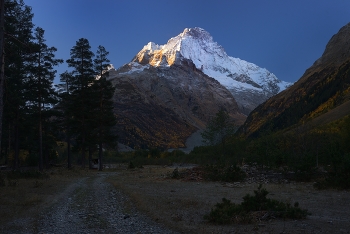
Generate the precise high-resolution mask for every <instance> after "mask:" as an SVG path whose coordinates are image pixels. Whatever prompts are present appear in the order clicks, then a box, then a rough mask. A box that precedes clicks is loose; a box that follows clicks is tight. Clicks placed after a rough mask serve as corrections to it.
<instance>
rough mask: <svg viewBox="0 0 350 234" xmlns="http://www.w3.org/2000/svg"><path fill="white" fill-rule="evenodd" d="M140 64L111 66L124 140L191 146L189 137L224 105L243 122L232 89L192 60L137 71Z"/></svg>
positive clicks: (136, 144) (135, 143) (137, 143)
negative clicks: (222, 84)
mask: <svg viewBox="0 0 350 234" xmlns="http://www.w3.org/2000/svg"><path fill="white" fill-rule="evenodd" d="M137 66H138V65H137V64H134V63H131V64H126V65H124V66H123V67H121V68H119V69H118V70H113V69H111V70H110V77H111V78H112V82H113V84H114V85H115V87H116V93H115V96H114V103H115V110H116V114H117V116H118V119H119V123H118V124H117V125H118V128H119V129H118V133H119V137H120V141H121V142H122V143H124V144H126V145H129V146H131V147H133V148H144V147H161V148H179V147H185V141H186V139H187V138H188V137H189V136H190V135H191V134H192V133H193V132H195V131H196V130H197V129H202V128H204V126H205V124H206V122H207V121H208V120H209V118H211V117H212V116H214V115H215V113H217V112H218V111H219V110H220V108H224V109H225V110H227V111H228V113H230V116H231V117H232V119H234V120H235V122H236V123H237V124H239V125H241V124H243V122H244V120H245V118H246V116H245V115H243V114H241V113H240V112H239V108H238V106H237V103H236V101H235V99H234V98H233V97H232V95H231V93H230V92H229V91H228V90H227V89H225V88H224V87H223V86H221V85H220V84H219V83H218V82H217V81H216V80H215V79H213V78H210V77H208V76H207V75H205V74H203V73H202V72H201V71H199V70H198V69H196V68H195V66H194V64H193V63H192V62H191V61H190V60H186V59H182V60H179V61H178V63H174V64H173V65H172V66H168V67H153V66H148V67H147V68H144V69H142V71H141V70H135V68H136V67H137ZM139 66H141V65H139Z"/></svg>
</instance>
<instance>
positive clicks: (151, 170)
mask: <svg viewBox="0 0 350 234" xmlns="http://www.w3.org/2000/svg"><path fill="white" fill-rule="evenodd" d="M173 170H174V168H163V167H156V166H148V167H145V168H144V169H135V170H122V171H120V172H119V173H118V175H116V176H115V177H113V178H111V179H110V180H111V182H112V183H113V184H114V186H115V187H116V188H117V189H120V190H122V191H123V192H124V193H125V194H127V195H128V196H129V197H130V198H131V201H132V203H133V204H132V205H135V206H136V207H137V208H138V209H139V210H141V211H142V212H143V213H145V214H147V215H148V216H150V217H151V218H152V219H153V220H155V221H157V222H160V223H163V224H165V225H166V226H168V227H170V228H172V229H174V230H178V231H180V232H182V233H233V232H236V233H244V232H248V233H251V232H255V233H282V232H287V233H331V232H333V231H334V230H338V231H342V230H350V224H349V223H348V219H347V218H348V217H350V211H349V210H348V209H347V208H346V207H347V206H348V205H347V204H348V203H349V202H350V193H349V192H347V191H318V190H315V189H314V188H313V186H312V184H311V183H290V184H266V185H264V187H265V188H266V189H267V190H268V191H269V192H270V194H269V195H268V197H270V198H273V199H276V200H280V201H283V202H289V203H291V204H294V202H299V204H300V207H301V208H303V209H308V210H309V211H310V212H311V213H312V215H311V216H310V217H308V218H307V219H306V220H298V221H294V220H270V221H264V222H261V223H256V224H249V225H227V226H221V225H212V224H209V223H207V222H205V221H204V219H203V216H204V215H205V214H207V213H209V212H210V210H211V208H213V207H214V205H215V204H216V203H217V202H221V199H222V198H223V197H225V198H227V199H229V200H231V201H232V202H234V203H240V202H242V200H243V199H242V198H243V196H244V195H246V194H247V193H250V194H253V191H254V190H256V189H257V187H258V184H244V183H242V184H240V185H238V186H234V187H232V186H227V185H226V184H224V183H219V182H188V181H186V182H185V181H181V180H174V179H168V178H166V174H170V173H171V172H172V171H173Z"/></svg>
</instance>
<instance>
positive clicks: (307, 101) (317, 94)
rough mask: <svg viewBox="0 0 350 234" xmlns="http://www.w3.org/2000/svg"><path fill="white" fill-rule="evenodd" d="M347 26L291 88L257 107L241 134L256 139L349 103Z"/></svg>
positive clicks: (349, 39) (349, 32)
mask: <svg viewBox="0 0 350 234" xmlns="http://www.w3.org/2000/svg"><path fill="white" fill-rule="evenodd" d="M349 92H350V24H347V25H346V26H344V27H342V28H341V29H340V31H339V32H338V33H337V34H336V35H334V36H333V37H332V38H331V40H330V41H329V43H328V44H327V46H326V49H325V52H324V53H323V55H322V57H321V58H320V59H318V60H317V61H316V62H315V63H314V64H313V65H312V66H311V67H310V68H309V69H307V70H306V72H305V73H304V75H303V76H302V77H301V78H300V80H298V81H297V82H296V83H295V84H294V85H293V86H291V87H290V88H288V89H287V90H285V91H283V92H281V93H279V94H277V95H276V96H274V97H272V98H270V99H269V100H267V101H266V102H265V103H263V104H261V105H260V106H258V107H257V108H256V109H255V110H254V111H253V112H252V113H251V114H250V115H249V116H248V118H247V120H246V122H245V124H244V125H243V126H242V127H241V128H240V132H241V133H243V134H244V135H246V136H258V135H259V134H261V133H262V132H265V131H276V130H281V129H285V128H288V127H291V126H293V125H295V124H298V123H304V122H307V121H310V120H312V119H314V118H316V117H318V116H321V115H323V114H325V113H327V112H329V111H330V110H332V109H334V108H336V107H338V106H340V105H341V104H343V103H345V102H347V101H348V100H349Z"/></svg>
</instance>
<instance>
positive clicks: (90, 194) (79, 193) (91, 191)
mask: <svg viewBox="0 0 350 234" xmlns="http://www.w3.org/2000/svg"><path fill="white" fill-rule="evenodd" d="M109 175H110V174H108V173H97V174H96V176H91V177H86V178H82V179H80V180H78V181H77V182H75V183H72V184H71V185H70V186H69V187H68V188H67V189H66V190H65V191H64V192H63V194H62V196H60V198H59V199H58V200H56V201H53V204H52V205H51V206H50V207H49V208H46V209H45V210H44V211H43V212H42V213H41V215H40V218H39V219H38V220H37V222H36V224H35V225H34V227H33V229H32V230H30V231H29V230H27V231H25V233H41V234H44V233H45V234H47V233H55V234H56V233H84V234H85V233H176V232H174V231H171V230H168V229H166V228H165V227H163V226H161V224H158V223H157V222H155V221H153V220H151V219H150V218H148V217H146V216H144V215H142V214H140V213H139V212H138V211H137V210H136V209H135V208H134V207H132V206H130V205H126V204H128V203H130V201H129V200H128V198H127V197H126V196H124V195H123V194H122V193H120V192H119V191H117V190H116V189H115V188H114V187H113V186H112V185H111V184H109V183H107V182H106V179H107V178H108V176H109Z"/></svg>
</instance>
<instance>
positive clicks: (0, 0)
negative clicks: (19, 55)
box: [0, 0, 5, 154]
mask: <svg viewBox="0 0 350 234" xmlns="http://www.w3.org/2000/svg"><path fill="white" fill-rule="evenodd" d="M4 2H5V0H0V154H1V141H2V138H1V137H2V119H3V109H4V83H5V73H4V69H5V59H4V58H5V53H4V44H5V42H4V14H5V9H4V5H5V4H4Z"/></svg>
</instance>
